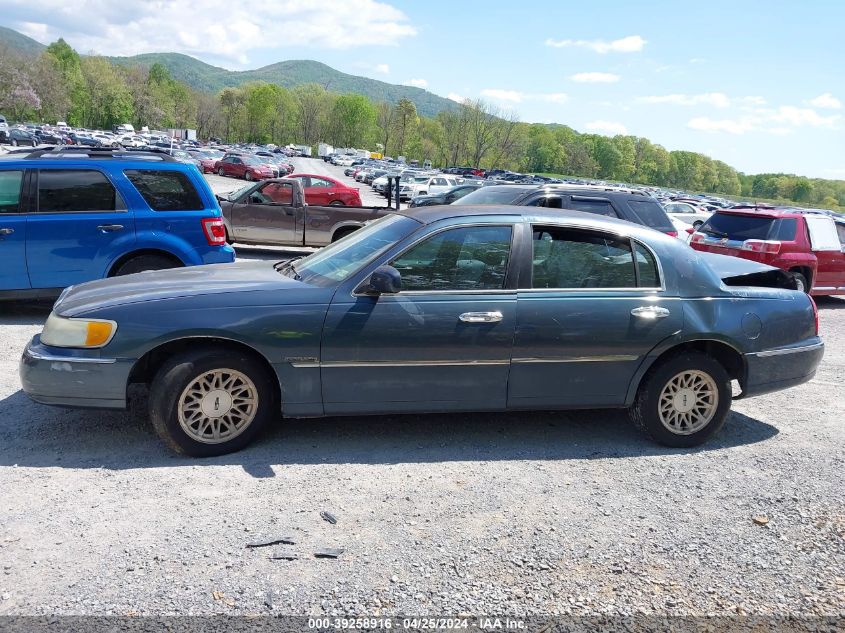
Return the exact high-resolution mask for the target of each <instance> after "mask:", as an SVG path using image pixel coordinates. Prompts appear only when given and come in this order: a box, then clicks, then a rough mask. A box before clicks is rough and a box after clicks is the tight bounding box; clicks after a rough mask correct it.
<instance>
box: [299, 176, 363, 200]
mask: <svg viewBox="0 0 845 633" xmlns="http://www.w3.org/2000/svg"><path fill="white" fill-rule="evenodd" d="M288 178H296V179H297V180H300V181H302V188H303V189H304V190H305V202H306V203H308V204H313V205H314V206H319V207H325V206H344V205H345V206H348V207H360V206H361V194H360V193H358V189H355V188H353V187H348V186H346V185H344V184H343V183H342V182H340V181H338V180H335V179H334V178H329V177H328V176H317V175H316V174H291V175H290V176H288Z"/></svg>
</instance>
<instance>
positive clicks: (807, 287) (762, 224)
mask: <svg viewBox="0 0 845 633" xmlns="http://www.w3.org/2000/svg"><path fill="white" fill-rule="evenodd" d="M690 246H692V247H693V248H694V249H695V250H697V251H705V252H708V253H719V254H721V255H733V256H734V257H742V258H743V259H751V260H753V261H756V262H761V263H763V264H768V265H769V266H775V267H776V268H780V269H782V270H785V271H788V272H790V273H792V275H793V278H794V279H795V285H796V287H797V288H799V289H800V290H804V291H805V292H809V293H810V294H812V295H833V294H845V222H842V221H840V220H839V219H838V218H837V219H834V216H832V215H828V214H827V213H820V212H812V211H802V210H801V209H794V208H789V207H782V208H778V207H761V206H757V207H733V208H730V209H722V210H719V211H716V213H714V214H713V215H711V216H710V219H709V220H707V221H706V222H705V223H704V224H703V225H701V226H700V227H699V229H698V231H696V232H695V233H693V234H692V237H691V238H690Z"/></svg>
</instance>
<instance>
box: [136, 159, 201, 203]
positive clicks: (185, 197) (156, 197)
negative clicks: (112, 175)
mask: <svg viewBox="0 0 845 633" xmlns="http://www.w3.org/2000/svg"><path fill="white" fill-rule="evenodd" d="M123 173H124V174H126V177H127V178H128V179H129V181H130V182H131V183H132V184H133V185H135V188H136V189H137V190H138V191H139V192H140V194H141V195H142V196H143V197H144V200H146V202H147V204H148V205H150V208H151V209H152V210H153V211H201V210H202V209H204V208H205V205H204V204H203V203H202V200H201V199H200V195H199V193H197V190H196V187H194V184H193V183H192V182H191V179H190V178H188V175H187V174H184V173H182V172H181V171H162V170H154V169H127V170H126V171H124V172H123Z"/></svg>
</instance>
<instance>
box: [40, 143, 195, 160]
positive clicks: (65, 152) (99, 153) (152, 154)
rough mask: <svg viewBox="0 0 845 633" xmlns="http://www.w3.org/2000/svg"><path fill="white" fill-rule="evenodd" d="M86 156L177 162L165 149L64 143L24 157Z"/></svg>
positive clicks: (41, 149)
mask: <svg viewBox="0 0 845 633" xmlns="http://www.w3.org/2000/svg"><path fill="white" fill-rule="evenodd" d="M80 156H83V157H87V158H123V159H126V158H139V159H141V160H150V159H157V160H161V161H163V162H166V163H178V162H179V161H178V160H176V159H175V158H173V156H171V155H170V154H168V153H167V152H166V151H164V150H161V149H144V150H136V149H127V148H120V149H117V148H114V147H67V146H65V145H59V146H55V145H50V146H48V147H42V148H40V149H36V150H32V151H31V152H28V153H27V155H26V156H25V157H24V158H27V159H34V158H68V157H74V158H76V157H80Z"/></svg>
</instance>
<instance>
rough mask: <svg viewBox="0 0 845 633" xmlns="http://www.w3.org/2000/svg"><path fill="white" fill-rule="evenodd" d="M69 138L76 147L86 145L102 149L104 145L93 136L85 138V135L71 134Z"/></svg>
mask: <svg viewBox="0 0 845 633" xmlns="http://www.w3.org/2000/svg"><path fill="white" fill-rule="evenodd" d="M68 136H70V139H71V140H72V141H73V142H74V144H75V145H85V146H87V147H102V146H103V144H102V143H101V142H100V141H99V140H97V139H95V138H94V137H92V136H85V135H84V134H77V133H76V132H71V133H70V134H69V135H68Z"/></svg>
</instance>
